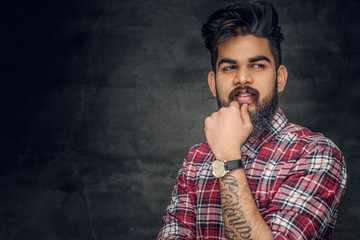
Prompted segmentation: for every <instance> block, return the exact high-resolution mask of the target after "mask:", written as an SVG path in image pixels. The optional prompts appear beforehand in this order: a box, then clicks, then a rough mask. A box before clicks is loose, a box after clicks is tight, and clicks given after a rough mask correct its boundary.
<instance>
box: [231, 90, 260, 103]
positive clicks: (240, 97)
mask: <svg viewBox="0 0 360 240" xmlns="http://www.w3.org/2000/svg"><path fill="white" fill-rule="evenodd" d="M258 96H259V92H258V91H257V90H256V89H254V88H251V87H248V86H245V87H238V88H237V89H234V90H233V91H232V92H231V94H230V101H237V102H238V103H240V104H244V103H247V104H250V103H252V102H255V101H256V99H257V98H258Z"/></svg>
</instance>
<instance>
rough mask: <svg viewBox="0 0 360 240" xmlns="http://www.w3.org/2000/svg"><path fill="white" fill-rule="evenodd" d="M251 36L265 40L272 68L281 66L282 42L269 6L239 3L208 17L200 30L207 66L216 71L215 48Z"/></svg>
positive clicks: (269, 4)
mask: <svg viewBox="0 0 360 240" xmlns="http://www.w3.org/2000/svg"><path fill="white" fill-rule="evenodd" d="M245 35H254V36H257V37H263V38H267V39H269V44H270V51H271V53H272V55H273V56H274V59H275V67H276V69H278V67H279V66H280V64H281V49H280V42H281V41H282V40H283V39H284V36H283V35H282V33H281V29H280V27H279V26H278V15H277V13H276V11H275V9H274V7H273V5H272V4H271V3H269V2H264V1H257V2H254V3H239V4H236V5H233V6H229V7H226V8H222V9H219V10H217V11H216V12H215V13H214V14H212V15H211V16H210V18H209V20H208V21H207V22H206V23H204V24H203V26H202V37H203V38H204V40H205V46H206V48H207V49H208V50H209V51H210V53H211V65H212V68H213V70H214V71H216V61H217V58H218V46H219V45H220V44H221V43H223V42H225V41H227V40H229V39H230V38H232V37H236V36H245Z"/></svg>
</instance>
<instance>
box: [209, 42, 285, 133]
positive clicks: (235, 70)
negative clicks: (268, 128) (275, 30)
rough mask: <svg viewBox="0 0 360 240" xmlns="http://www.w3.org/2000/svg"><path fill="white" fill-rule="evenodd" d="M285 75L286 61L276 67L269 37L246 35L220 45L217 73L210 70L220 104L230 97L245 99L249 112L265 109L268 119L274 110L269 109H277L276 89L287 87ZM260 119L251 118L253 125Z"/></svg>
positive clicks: (214, 92) (258, 111)
mask: <svg viewBox="0 0 360 240" xmlns="http://www.w3.org/2000/svg"><path fill="white" fill-rule="evenodd" d="M286 78H287V71H286V68H285V67H284V66H283V65H281V66H280V67H279V69H278V70H276V69H275V61H274V57H273V55H272V53H271V52H270V45H269V40H268V39H266V38H259V37H256V36H253V35H246V36H238V37H233V38H230V39H229V40H227V41H225V42H223V43H221V44H220V45H219V47H218V59H217V62H216V73H214V72H212V71H211V72H210V73H209V76H208V82H209V87H210V90H211V92H212V94H213V95H214V96H215V97H216V98H217V99H218V103H219V107H227V106H229V104H230V102H231V101H237V102H239V103H240V105H241V104H244V103H246V104H249V108H248V109H249V113H250V116H254V117H257V116H256V115H258V114H259V113H260V112H261V111H262V110H264V111H266V112H265V113H264V111H263V113H262V115H264V114H265V115H270V116H266V117H267V118H268V119H267V120H266V121H267V122H268V121H269V119H271V118H272V114H273V113H274V112H269V111H270V110H271V111H275V110H276V107H277V93H279V92H282V91H283V90H284V87H285V84H286ZM274 105H275V106H274ZM266 108H267V109H266ZM260 117H261V118H263V117H264V116H260ZM253 120H254V121H253ZM257 120H258V119H254V118H252V121H253V124H254V128H256V126H255V125H256V124H257ZM267 124H268V123H267ZM259 127H260V126H259ZM262 127H264V126H261V128H262Z"/></svg>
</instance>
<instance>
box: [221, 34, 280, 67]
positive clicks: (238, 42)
mask: <svg viewBox="0 0 360 240" xmlns="http://www.w3.org/2000/svg"><path fill="white" fill-rule="evenodd" d="M261 55H263V56H265V57H267V58H269V59H270V61H271V63H274V57H273V55H272V53H271V51H270V43H269V40H268V39H267V38H261V37H256V36H254V35H245V36H237V37H232V38H230V39H229V40H227V41H225V42H223V43H221V44H220V45H219V47H218V58H217V62H219V61H221V59H223V58H232V59H234V60H237V61H247V60H248V59H250V58H253V57H255V56H261Z"/></svg>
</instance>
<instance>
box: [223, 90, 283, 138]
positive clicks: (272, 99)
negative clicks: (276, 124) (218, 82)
mask: <svg viewBox="0 0 360 240" xmlns="http://www.w3.org/2000/svg"><path fill="white" fill-rule="evenodd" d="M243 89H246V91H247V92H248V93H250V94H252V95H254V96H255V101H254V103H255V111H249V116H250V120H251V123H252V124H253V131H252V132H251V134H250V135H249V137H248V138H247V139H248V140H249V139H260V138H262V137H263V136H264V135H266V134H267V133H268V132H269V130H270V126H271V123H272V120H273V116H274V114H275V112H276V110H277V108H278V99H279V96H278V92H277V84H275V86H274V88H273V91H272V92H271V95H269V96H266V97H265V98H264V99H263V100H262V101H261V102H260V101H259V92H258V91H257V90H256V89H254V88H251V87H248V86H243V87H238V88H236V89H234V90H233V91H232V92H231V93H230V94H229V101H224V100H221V99H219V97H217V102H218V107H219V109H220V108H222V107H228V106H229V104H230V102H231V101H236V96H238V95H239V93H240V90H243ZM217 96H219V95H218V94H217Z"/></svg>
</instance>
